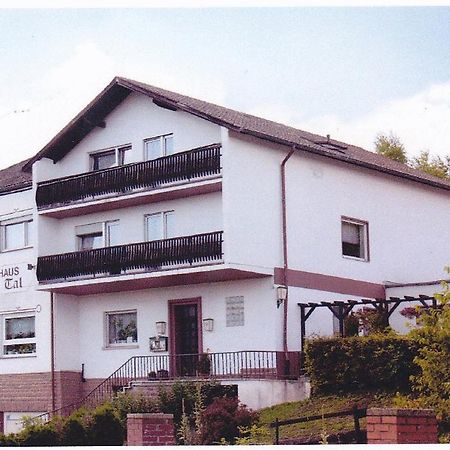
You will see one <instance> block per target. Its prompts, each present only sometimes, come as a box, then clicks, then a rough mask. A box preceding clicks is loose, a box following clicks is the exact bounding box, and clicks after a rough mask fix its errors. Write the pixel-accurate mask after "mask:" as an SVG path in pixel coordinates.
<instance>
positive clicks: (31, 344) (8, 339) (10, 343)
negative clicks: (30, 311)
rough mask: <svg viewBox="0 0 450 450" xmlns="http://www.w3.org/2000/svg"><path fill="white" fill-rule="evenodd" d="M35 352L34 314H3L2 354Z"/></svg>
mask: <svg viewBox="0 0 450 450" xmlns="http://www.w3.org/2000/svg"><path fill="white" fill-rule="evenodd" d="M33 353H36V332H35V317H34V315H27V316H10V317H8V316H5V317H4V318H3V355H5V356H9V355H29V354H33Z"/></svg>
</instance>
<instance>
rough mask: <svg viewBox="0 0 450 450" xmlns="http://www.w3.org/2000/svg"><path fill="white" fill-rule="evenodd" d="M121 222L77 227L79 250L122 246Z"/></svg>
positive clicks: (115, 221)
mask: <svg viewBox="0 0 450 450" xmlns="http://www.w3.org/2000/svg"><path fill="white" fill-rule="evenodd" d="M119 232H120V228H119V221H118V220H114V221H109V222H98V223H91V224H89V225H80V226H77V227H75V233H76V236H77V241H78V250H92V249H94V248H102V247H111V246H113V245H119V244H120V233H119Z"/></svg>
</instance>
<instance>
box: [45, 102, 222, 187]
mask: <svg viewBox="0 0 450 450" xmlns="http://www.w3.org/2000/svg"><path fill="white" fill-rule="evenodd" d="M105 123H106V127H105V128H95V129H94V130H92V131H91V133H90V134H89V135H88V136H86V137H85V138H84V139H83V140H82V141H81V142H80V143H79V144H78V145H77V146H76V147H75V148H74V149H72V150H71V151H70V152H69V153H68V154H67V155H66V156H65V157H64V158H63V159H62V160H60V161H59V162H58V163H57V164H55V166H54V170H53V172H50V171H47V173H45V172H43V173H42V177H41V178H39V180H38V181H43V180H46V179H51V178H58V177H64V176H67V175H74V174H77V173H82V172H87V171H89V170H90V165H89V153H92V152H95V151H98V150H102V149H108V148H111V147H115V146H120V145H125V144H131V145H132V149H131V150H129V151H127V152H126V160H125V163H131V162H138V161H143V160H144V145H143V140H144V139H147V138H151V137H155V136H160V135H163V134H169V133H173V135H174V151H175V152H180V151H185V150H190V149H192V148H196V147H200V146H202V145H208V144H214V143H217V142H220V129H219V126H218V125H214V124H212V123H210V122H207V121H206V120H202V119H199V118H197V117H195V116H193V115H191V114H187V113H184V112H181V111H170V110H168V109H164V108H161V107H159V106H156V105H155V104H154V103H153V102H152V100H151V99H150V98H148V97H146V96H144V95H140V94H130V95H129V97H128V98H126V99H125V100H124V101H123V102H122V103H121V104H120V105H119V106H118V107H117V108H116V109H115V110H114V111H112V112H111V113H110V114H109V115H108V116H107V117H106V119H105Z"/></svg>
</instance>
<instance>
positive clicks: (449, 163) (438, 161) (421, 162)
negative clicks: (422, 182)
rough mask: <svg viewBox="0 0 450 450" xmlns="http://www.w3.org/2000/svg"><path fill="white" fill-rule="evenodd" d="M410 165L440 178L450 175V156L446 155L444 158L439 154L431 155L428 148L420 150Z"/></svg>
mask: <svg viewBox="0 0 450 450" xmlns="http://www.w3.org/2000/svg"><path fill="white" fill-rule="evenodd" d="M410 165H411V167H412V168H414V169H417V170H420V171H422V172H425V173H428V174H430V175H434V176H435V177H438V178H449V175H450V157H449V156H446V157H445V158H444V159H443V158H441V157H440V156H438V155H435V156H430V152H429V151H428V150H423V151H421V152H420V154H419V156H415V157H413V158H412V159H411V161H410Z"/></svg>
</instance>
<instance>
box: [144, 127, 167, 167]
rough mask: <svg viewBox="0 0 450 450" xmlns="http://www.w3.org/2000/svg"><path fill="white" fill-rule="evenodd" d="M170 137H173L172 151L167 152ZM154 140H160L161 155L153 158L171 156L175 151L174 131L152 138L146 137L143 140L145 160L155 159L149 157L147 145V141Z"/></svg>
mask: <svg viewBox="0 0 450 450" xmlns="http://www.w3.org/2000/svg"><path fill="white" fill-rule="evenodd" d="M168 138H170V139H172V153H168V152H167V139H168ZM152 141H159V156H158V157H157V158H153V159H158V158H162V157H163V156H169V155H172V154H173V153H174V152H173V149H174V136H173V133H167V134H161V135H160V136H153V137H150V138H145V139H144V141H143V152H144V161H152V160H153V159H150V158H149V156H148V151H147V146H146V144H147V142H152Z"/></svg>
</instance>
